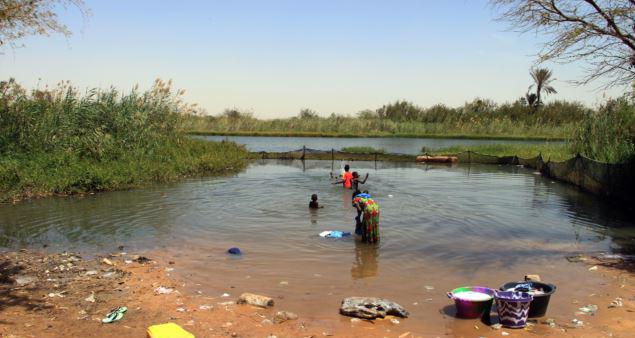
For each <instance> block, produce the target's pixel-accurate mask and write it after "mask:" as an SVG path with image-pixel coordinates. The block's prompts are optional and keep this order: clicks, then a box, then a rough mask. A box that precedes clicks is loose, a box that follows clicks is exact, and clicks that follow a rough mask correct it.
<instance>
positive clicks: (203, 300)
mask: <svg viewBox="0 0 635 338" xmlns="http://www.w3.org/2000/svg"><path fill="white" fill-rule="evenodd" d="M121 249H123V250H125V248H121ZM144 254H145V253H144ZM148 257H149V258H146V257H143V256H138V255H132V254H131V253H125V252H124V251H119V252H115V253H111V254H108V255H104V256H103V257H96V258H82V257H81V256H80V255H79V254H75V253H59V254H55V253H43V252H36V251H27V250H21V251H17V252H15V251H14V252H5V253H2V254H0V261H1V263H2V264H1V266H2V272H3V279H2V281H1V283H0V301H1V304H2V306H1V307H0V313H1V314H2V318H3V320H2V322H0V333H1V334H2V336H3V337H5V336H6V337H15V338H17V337H59V336H61V335H65V336H70V337H106V338H109V337H144V336H145V330H146V328H147V327H148V326H150V325H155V324H160V323H166V322H174V323H176V324H178V325H180V326H182V327H183V328H184V329H186V330H187V331H189V332H191V333H192V334H194V335H195V336H196V337H260V338H262V337H270V336H271V335H275V336H276V337H324V336H335V337H362V336H363V337H386V336H388V337H401V338H414V337H428V336H430V337H434V336H439V335H445V336H448V337H461V336H499V335H508V336H510V337H535V336H536V335H539V336H543V337H544V336H546V337H551V336H553V337H600V336H607V335H608V336H611V337H616V338H620V337H629V335H630V334H631V333H632V330H634V329H635V316H634V315H633V314H634V313H635V298H633V297H632V295H633V294H634V293H635V274H634V273H633V271H635V266H634V265H633V264H632V263H630V262H629V261H625V260H623V259H622V258H621V257H620V256H615V255H597V256H595V257H592V256H580V255H577V256H571V257H568V258H567V260H565V258H564V257H561V260H557V261H556V262H554V264H556V265H563V266H569V267H568V268H567V269H576V270H577V271H579V273H578V274H579V275H578V277H579V278H578V279H577V280H576V282H575V283H576V285H578V287H577V289H578V290H572V289H567V288H568V287H572V286H573V284H571V283H568V284H567V285H558V287H559V289H558V292H557V293H556V294H555V295H554V296H552V299H551V302H550V310H549V312H548V314H547V317H543V318H539V319H538V320H532V321H530V325H529V326H528V327H527V328H525V329H523V330H513V329H506V328H502V329H496V328H492V327H489V326H488V325H486V324H485V323H482V322H480V321H478V320H461V319H454V318H453V316H454V314H453V312H452V311H451V310H448V309H444V310H439V312H440V313H437V315H436V316H437V317H438V319H437V320H436V321H433V322H436V324H432V325H423V326H421V325H417V323H414V322H413V321H417V319H416V318H417V312H419V311H422V310H423V308H421V307H417V306H414V305H412V304H404V305H405V306H406V307H407V308H408V309H409V310H410V312H411V315H412V317H411V318H407V319H401V318H399V319H397V320H394V319H395V318H387V319H384V320H375V321H358V320H352V319H351V318H350V317H344V316H341V315H339V314H338V308H337V304H334V306H333V309H332V311H329V313H331V315H328V316H316V315H314V314H313V311H312V310H311V308H312V307H313V305H312V304H308V303H307V304H305V305H304V310H301V311H294V312H295V313H296V314H297V315H298V319H295V320H288V321H284V322H281V323H276V322H274V315H275V313H276V312H277V311H285V310H288V309H287V308H286V303H288V301H289V300H288V299H286V297H284V296H283V294H284V291H283V290H284V289H281V290H280V292H278V293H280V294H279V295H269V296H271V297H274V302H275V304H274V306H273V307H271V308H267V309H264V308H258V307H252V306H248V305H237V304H236V303H235V301H236V298H237V295H238V294H240V293H242V292H244V291H243V290H241V289H242V287H237V288H236V289H234V286H232V283H233V281H231V280H226V282H225V283H226V284H227V285H226V288H227V290H228V293H227V294H206V293H205V292H203V291H194V292H192V291H189V290H197V289H199V290H200V288H204V286H201V285H199V284H192V283H190V282H189V281H188V278H187V277H186V276H187V274H186V273H185V272H181V273H179V271H180V270H181V269H182V268H183V263H184V262H181V260H180V259H179V258H178V257H177V258H170V257H161V256H158V257H157V258H156V259H153V258H155V257H153V256H149V255H148ZM181 259H182V258H181ZM585 275H586V277H583V276H585ZM551 277H552V279H556V280H562V278H560V277H558V276H551ZM208 278H210V279H216V278H222V277H221V276H214V275H211V276H208ZM254 283H257V281H254ZM589 288H591V289H593V290H594V291H592V292H590V293H587V291H586V290H589ZM350 291H351V293H355V292H354V291H353V290H350ZM377 291H378V293H381V290H377ZM444 291H445V290H438V292H436V291H434V292H432V293H430V294H429V295H428V297H432V298H433V299H437V297H438V298H439V300H441V302H442V303H447V305H448V308H450V309H451V308H453V307H451V306H450V304H451V301H449V300H448V299H447V298H445V296H444V294H443V293H444ZM230 293H231V294H230ZM368 296H379V295H368ZM442 299H445V300H442ZM589 305H596V306H597V307H596V308H595V310H594V311H592V313H591V312H584V311H582V310H579V309H578V308H583V307H586V308H591V309H593V308H594V307H593V306H589ZM119 306H126V307H127V308H128V311H127V312H126V313H125V315H124V317H123V318H122V319H121V320H119V321H116V322H114V323H112V324H102V323H101V319H102V318H104V316H105V315H106V314H107V313H108V312H109V311H110V310H111V309H113V308H116V307H119ZM574 318H575V319H577V320H578V322H582V324H575V323H574V322H572V320H573V319H574ZM433 319H434V318H430V320H433ZM440 321H442V322H446V323H447V322H448V321H450V322H452V323H454V324H453V325H450V326H449V327H448V326H445V327H444V324H442V323H440ZM446 325H447V324H446ZM413 328H415V329H413ZM417 328H418V329H417ZM503 332H505V333H503Z"/></svg>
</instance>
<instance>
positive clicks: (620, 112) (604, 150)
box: [572, 96, 635, 163]
mask: <svg viewBox="0 0 635 338" xmlns="http://www.w3.org/2000/svg"><path fill="white" fill-rule="evenodd" d="M572 151H573V152H575V153H580V154H583V155H585V156H587V157H589V158H592V159H595V160H598V161H602V162H608V163H618V162H627V161H629V160H633V159H635V100H634V99H633V98H632V97H631V98H628V97H626V96H624V97H622V98H620V99H618V100H613V101H610V102H608V103H607V104H606V105H604V106H603V107H602V109H600V110H599V111H598V112H597V113H596V114H592V115H589V116H587V117H586V118H585V119H584V120H583V121H582V123H581V124H580V127H579V128H578V130H576V133H575V136H574V137H573V142H572Z"/></svg>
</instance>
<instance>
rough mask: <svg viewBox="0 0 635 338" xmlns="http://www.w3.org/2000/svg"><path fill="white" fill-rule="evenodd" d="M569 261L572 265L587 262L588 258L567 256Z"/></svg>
mask: <svg viewBox="0 0 635 338" xmlns="http://www.w3.org/2000/svg"><path fill="white" fill-rule="evenodd" d="M567 260H568V261H569V262H571V263H578V262H584V261H586V258H585V257H584V256H582V255H574V256H567Z"/></svg>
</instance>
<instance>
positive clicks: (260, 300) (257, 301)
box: [236, 293, 273, 307]
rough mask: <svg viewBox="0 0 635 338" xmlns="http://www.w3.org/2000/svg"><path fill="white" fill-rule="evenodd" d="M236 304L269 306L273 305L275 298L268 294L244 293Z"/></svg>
mask: <svg viewBox="0 0 635 338" xmlns="http://www.w3.org/2000/svg"><path fill="white" fill-rule="evenodd" d="M236 304H249V305H253V306H259V307H269V306H273V299H271V298H269V297H266V296H260V295H255V294H253V293H243V294H242V295H240V297H238V300H237V301H236Z"/></svg>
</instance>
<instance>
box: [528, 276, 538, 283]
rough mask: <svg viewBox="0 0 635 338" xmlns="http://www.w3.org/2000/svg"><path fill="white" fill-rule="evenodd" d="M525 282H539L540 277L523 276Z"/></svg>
mask: <svg viewBox="0 0 635 338" xmlns="http://www.w3.org/2000/svg"><path fill="white" fill-rule="evenodd" d="M525 280H526V281H532V282H540V275H525Z"/></svg>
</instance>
